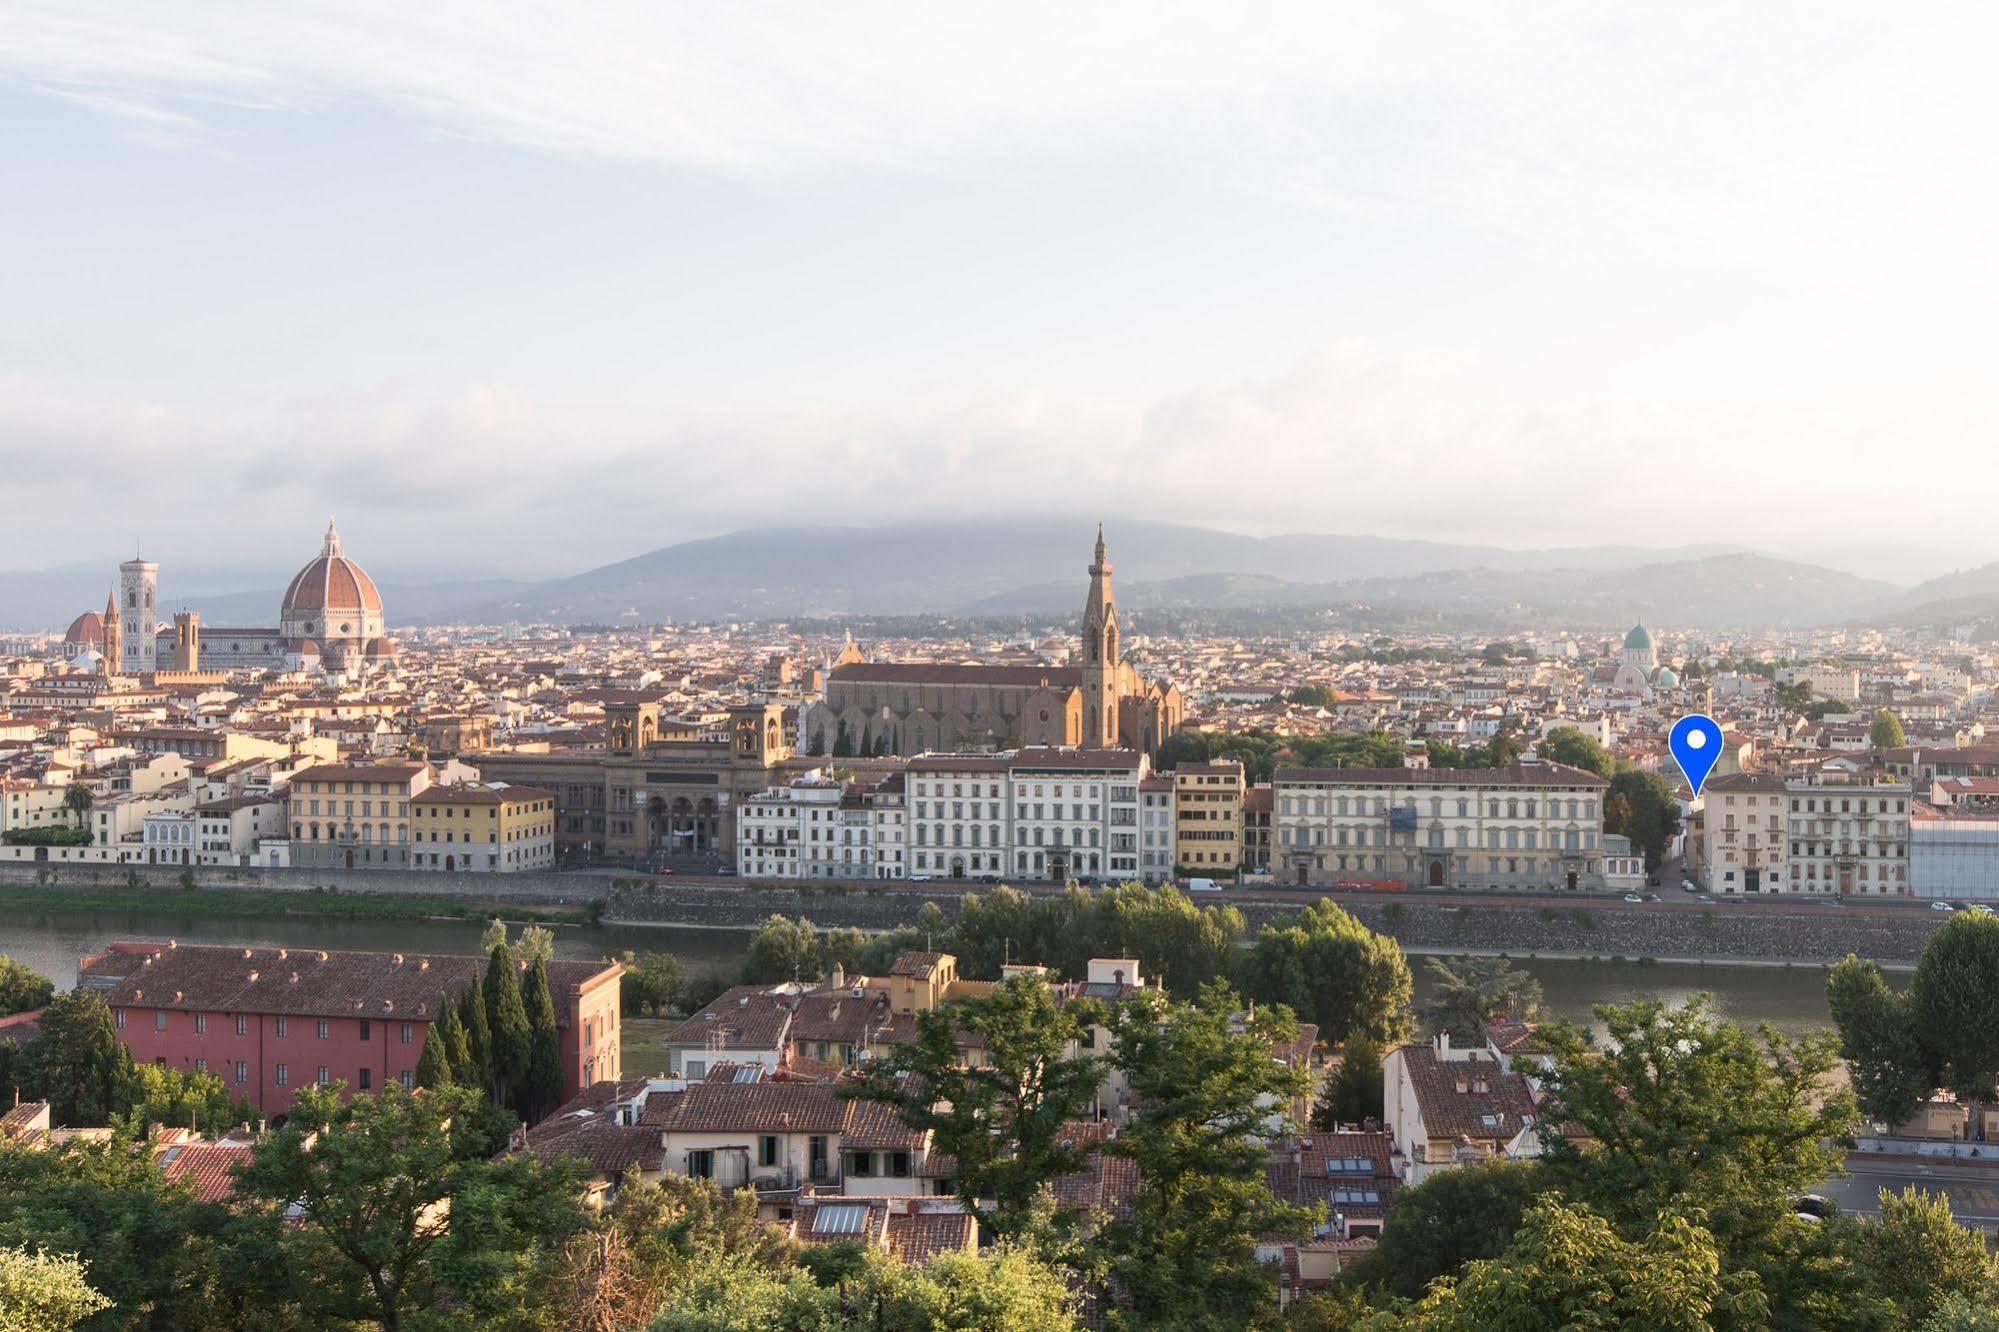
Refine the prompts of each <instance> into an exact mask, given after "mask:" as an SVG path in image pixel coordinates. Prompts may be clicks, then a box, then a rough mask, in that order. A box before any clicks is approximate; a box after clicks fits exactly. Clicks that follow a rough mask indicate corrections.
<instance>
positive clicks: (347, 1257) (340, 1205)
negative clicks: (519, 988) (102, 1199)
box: [237, 1083, 583, 1329]
mask: <svg viewBox="0 0 1999 1332" xmlns="http://www.w3.org/2000/svg"><path fill="white" fill-rule="evenodd" d="M340 1091H341V1088H340V1086H339V1085H338V1084H334V1085H331V1086H326V1087H309V1088H307V1089H305V1090H304V1091H303V1092H301V1093H300V1095H299V1097H298V1099H297V1100H296V1101H294V1102H293V1104H292V1109H291V1113H290V1117H289V1119H288V1121H287V1123H286V1125H285V1127H284V1128H283V1129H282V1130H280V1131H278V1132H277V1133H274V1134H272V1135H270V1136H268V1137H266V1138H265V1139H264V1141H263V1142H261V1143H259V1144H258V1145H257V1147H256V1149H255V1151H254V1152H253V1153H252V1156H251V1160H250V1162H249V1164H248V1165H246V1166H245V1167H243V1168H242V1170H241V1173H240V1175H239V1178H238V1184H237V1193H238V1197H239V1199H240V1200H241V1201H242V1202H243V1204H244V1205H245V1206H246V1208H248V1209H250V1210H251V1211H252V1212H253V1214H255V1215H257V1216H258V1217H260V1218H261V1219H262V1220H263V1221H265V1222H266V1223H267V1224H268V1225H269V1230H268V1232H267V1242H269V1243H270V1244H272V1245H274V1246H275V1248H276V1252H275V1253H273V1254H272V1258H273V1259H274V1260H275V1261H276V1262H279V1263H285V1264H289V1265H290V1268H291V1270H292V1271H294V1272H296V1273H297V1274H298V1275H299V1278H300V1288H299V1291H298V1295H299V1298H300V1299H301V1301H302V1303H303V1306H304V1308H303V1312H304V1314H305V1316H306V1317H307V1318H308V1319H309V1320H311V1321H313V1322H315V1323H317V1324H318V1325H322V1326H323V1325H329V1324H338V1323H340V1322H343V1321H365V1322H372V1323H375V1324H378V1325H379V1326H381V1327H383V1328H387V1329H396V1328H401V1327H404V1326H406V1325H410V1324H412V1323H413V1322H419V1321H422V1319H423V1316H424V1315H426V1314H427V1313H429V1312H430V1311H432V1310H442V1309H444V1308H447V1307H450V1308H458V1309H461V1310H464V1311H466V1312H468V1313H475V1314H477V1315H478V1316H477V1317H474V1318H473V1319H472V1321H473V1322H474V1323H475V1324H476V1325H480V1326H486V1325H492V1324H493V1323H495V1322H503V1321H507V1320H505V1319H502V1318H496V1317H494V1316H493V1315H494V1312H495V1304H496V1302H497V1301H499V1300H502V1299H504V1298H505V1297H506V1296H507V1295H509V1294H510V1293H512V1292H513V1291H514V1290H515V1289H516V1283H517V1282H518V1280H519V1278H520V1276H521V1272H522V1269H523V1268H525V1267H527V1266H529V1265H530V1264H532V1263H534V1262H535V1261H537V1260H538V1259H540V1258H541V1257H543V1256H544V1255H547V1254H550V1253H551V1252H552V1251H555V1250H559V1249H560V1248H561V1246H562V1245H564V1244H566V1243H567V1241H568V1239H569V1238H570V1236H571V1235H572V1234H574V1233H575V1231H576V1230H578V1229H580V1228H581V1226H582V1225H583V1217H582V1211H581V1208H580V1206H579V1205H578V1201H577V1200H578V1197H579V1194H580V1189H581V1184H582V1178H581V1168H580V1167H579V1166H577V1165H575V1164H574V1163H568V1162H564V1163H559V1164H556V1165H545V1164H543V1163H542V1162H540V1161H538V1160H536V1159H535V1158H533V1157H529V1156H512V1157H507V1158H505V1159H503V1160H500V1161H497V1162H495V1161H489V1160H486V1159H484V1158H482V1157H479V1156H469V1157H468V1156H466V1155H465V1154H463V1153H462V1152H461V1151H460V1150H459V1149H458V1146H457V1144H455V1143H454V1142H453V1137H454V1135H455V1134H456V1133H458V1132H459V1131H460V1130H461V1128H462V1123H463V1121H465V1120H467V1119H469V1118H470V1117H472V1116H473V1115H474V1114H475V1112H476V1111H477V1108H478V1100H479V1094H478V1092H476V1091H474V1090H471V1089H469V1088H463V1087H450V1088H445V1089H441V1090H433V1091H426V1092H424V1093H423V1094H421V1095H418V1094H415V1093H412V1092H406V1091H404V1090H403V1089H402V1088H401V1087H400V1086H397V1085H396V1084H395V1083H389V1084H388V1085H387V1086H385V1087H384V1088H383V1089H382V1091H381V1092H380V1093H378V1094H376V1095H373V1096H357V1097H354V1098H353V1099H351V1100H349V1101H347V1102H346V1103H344V1104H343V1103H342V1102H341V1099H340ZM293 1208H296V1213H295V1214H296V1217H297V1221H296V1223H295V1224H285V1223H284V1218H285V1216H286V1214H287V1212H288V1210H289V1209H293Z"/></svg>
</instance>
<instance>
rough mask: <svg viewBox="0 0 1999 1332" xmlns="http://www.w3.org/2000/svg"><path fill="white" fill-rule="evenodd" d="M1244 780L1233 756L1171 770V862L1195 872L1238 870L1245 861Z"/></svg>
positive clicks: (1182, 869)
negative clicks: (1243, 835) (1243, 854)
mask: <svg viewBox="0 0 1999 1332" xmlns="http://www.w3.org/2000/svg"><path fill="white" fill-rule="evenodd" d="M1245 789H1246V786H1245V784H1244V781H1243V770H1242V764H1240V763H1238V762H1236V761H1235V760H1234V759H1216V760H1215V761H1214V762H1212V763H1183V764H1181V765H1180V766H1179V767H1177V768H1175V769H1174V770H1173V863H1174V865H1175V866H1177V867H1178V869H1179V870H1180V872H1181V873H1183V874H1190V875H1194V876H1196V877H1201V876H1204V875H1216V874H1234V873H1235V872H1236V869H1237V867H1239V866H1240V865H1241V864H1242V850H1243V846H1242V804H1243V793H1244V791H1245Z"/></svg>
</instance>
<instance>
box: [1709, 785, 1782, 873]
mask: <svg viewBox="0 0 1999 1332" xmlns="http://www.w3.org/2000/svg"><path fill="white" fill-rule="evenodd" d="M1701 798H1702V802H1703V806H1704V829H1703V832H1704V835H1705V855H1704V856H1703V862H1704V868H1705V877H1704V880H1703V883H1704V886H1705V887H1706V888H1707V890H1708V891H1709V892H1711V893H1783V892H1799V891H1802V890H1801V889H1800V888H1799V887H1798V885H1796V884H1794V883H1792V882H1791V878H1790V875H1789V874H1788V873H1787V870H1788V865H1787V863H1786V857H1785V852H1786V850H1787V849H1788V848H1789V845H1790V795H1789V792H1788V791H1787V790H1786V784H1785V779H1784V777H1783V776H1782V775H1781V774H1778V773H1762V772H1738V773H1731V774H1729V775H1728V776H1726V777H1711V778H1709V779H1708V781H1707V784H1706V785H1705V786H1704V787H1703V788H1702V794H1701Z"/></svg>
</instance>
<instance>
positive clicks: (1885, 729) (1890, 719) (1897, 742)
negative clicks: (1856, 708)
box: [1867, 708, 1909, 749]
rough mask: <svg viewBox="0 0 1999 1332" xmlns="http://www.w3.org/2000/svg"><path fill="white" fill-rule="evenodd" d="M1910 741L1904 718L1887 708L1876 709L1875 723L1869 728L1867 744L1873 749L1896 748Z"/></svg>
mask: <svg viewBox="0 0 1999 1332" xmlns="http://www.w3.org/2000/svg"><path fill="white" fill-rule="evenodd" d="M1908 743H1909V737H1908V736H1907V735H1906V734H1905V733H1904V732H1903V730H1902V719H1901V718H1900V717H1897V716H1896V715H1895V714H1894V713H1892V712H1890V711H1888V709H1886V708H1876V709H1874V724H1873V725H1872V726H1869V727H1868V728H1867V744H1868V746H1869V747H1870V748H1872V749H1896V748H1899V747H1900V746H1902V745H1906V744H1908Z"/></svg>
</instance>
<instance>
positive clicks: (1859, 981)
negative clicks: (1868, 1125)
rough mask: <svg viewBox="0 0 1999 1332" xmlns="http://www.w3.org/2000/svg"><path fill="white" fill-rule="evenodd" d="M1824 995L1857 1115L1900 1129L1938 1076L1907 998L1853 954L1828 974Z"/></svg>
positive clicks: (1873, 966)
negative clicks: (1856, 1100)
mask: <svg viewBox="0 0 1999 1332" xmlns="http://www.w3.org/2000/svg"><path fill="white" fill-rule="evenodd" d="M1825 989H1826V1005H1827V1007H1828V1008H1830V1009H1831V1010H1832V1020H1833V1024H1834V1025H1835V1026H1836V1027H1837V1028H1838V1029H1839V1052H1840V1054H1841V1055H1842V1056H1843V1057H1844V1058H1845V1060H1846V1067H1847V1072H1848V1074H1849V1075H1850V1077H1851V1080H1852V1083H1853V1091H1854V1095H1855V1096H1856V1097H1857V1098H1858V1099H1859V1102H1860V1110H1861V1113H1862V1114H1864V1115H1866V1116H1867V1117H1868V1118H1869V1119H1873V1120H1878V1121H1880V1122H1881V1123H1884V1124H1889V1125H1895V1124H1900V1123H1901V1122H1903V1121H1904V1120H1906V1119H1908V1118H1909V1117H1910V1116H1911V1115H1913V1114H1915V1113H1916V1111H1917V1110H1918V1109H1919V1108H1920V1107H1921V1106H1922V1104H1923V1102H1924V1101H1926V1100H1928V1099H1929V1097H1930V1094H1931V1093H1932V1092H1934V1091H1935V1090H1936V1088H1937V1085H1938V1082H1939V1070H1938V1069H1937V1068H1936V1067H1935V1066H1934V1065H1933V1063H1932V1061H1931V1060H1930V1059H1929V1058H1928V1055H1927V1051H1926V1047H1925V1045H1924V1043H1923V1041H1922V1040H1921V1038H1920V1035H1919V1033H1918V1031H1917V1028H1916V1024H1915V1016H1914V1013H1913V1012H1912V1011H1911V1009H1912V1003H1911V1000H1910V996H1908V995H1907V994H1902V993H1897V992H1896V991H1894V990H1891V989H1889V988H1888V981H1887V978H1886V977H1885V976H1883V975H1882V974H1881V968H1880V966H1878V965H1877V964H1876V963H1874V962H1873V961H1871V960H1869V961H1862V960H1861V959H1860V958H1858V957H1855V956H1854V955H1853V954H1852V953H1848V954H1847V955H1846V959H1845V960H1844V961H1842V962H1840V963H1839V964H1838V965H1836V966H1834V967H1833V969H1832V970H1831V971H1830V972H1829V973H1827V975H1826V986H1825Z"/></svg>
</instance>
